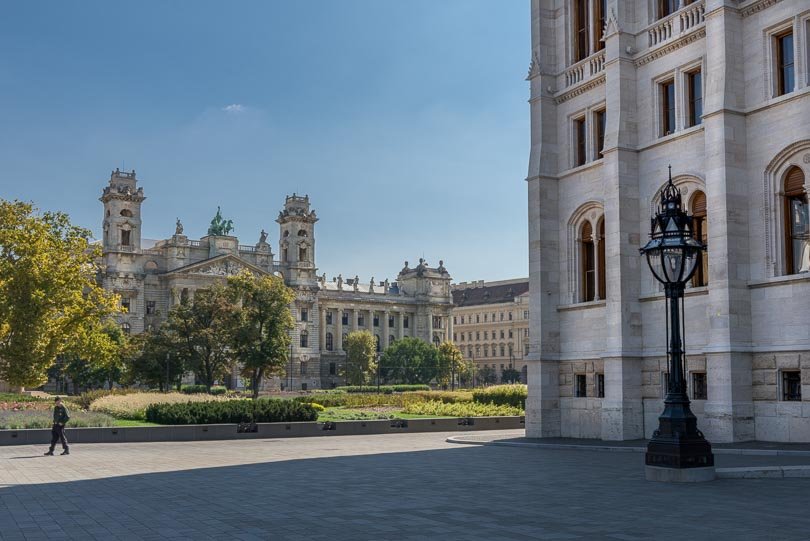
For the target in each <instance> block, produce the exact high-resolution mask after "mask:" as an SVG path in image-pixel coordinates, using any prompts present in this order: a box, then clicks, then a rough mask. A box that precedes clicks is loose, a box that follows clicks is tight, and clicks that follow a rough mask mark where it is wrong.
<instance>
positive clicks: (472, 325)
mask: <svg viewBox="0 0 810 541" xmlns="http://www.w3.org/2000/svg"><path fill="white" fill-rule="evenodd" d="M452 289H453V304H454V308H453V342H455V344H456V346H458V348H459V350H460V351H461V353H462V354H463V355H464V360H467V361H470V360H471V361H474V363H475V367H476V370H480V369H481V368H484V367H487V368H492V369H493V370H495V374H496V375H497V377H498V380H499V381H500V380H501V374H502V372H503V371H504V369H506V368H514V369H515V370H517V371H519V372H520V373H521V381H523V382H524V383H525V382H526V375H527V373H526V370H527V366H526V356H527V355H528V354H529V279H528V278H520V279H516V280H500V281H497V282H484V281H483V280H478V281H475V282H469V283H468V282H461V283H459V284H454V285H453V287H452Z"/></svg>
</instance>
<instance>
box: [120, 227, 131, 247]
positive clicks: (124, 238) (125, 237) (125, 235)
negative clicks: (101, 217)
mask: <svg viewBox="0 0 810 541" xmlns="http://www.w3.org/2000/svg"><path fill="white" fill-rule="evenodd" d="M130 233H131V231H129V230H128V229H122V230H121V246H129V245H130V244H129V243H130Z"/></svg>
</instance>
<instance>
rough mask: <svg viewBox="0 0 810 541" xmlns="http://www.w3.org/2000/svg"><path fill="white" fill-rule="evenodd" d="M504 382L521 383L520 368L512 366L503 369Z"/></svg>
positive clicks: (502, 378)
mask: <svg viewBox="0 0 810 541" xmlns="http://www.w3.org/2000/svg"><path fill="white" fill-rule="evenodd" d="M501 382H502V383H520V370H516V369H514V368H512V367H511V366H510V367H509V368H504V369H503V370H501Z"/></svg>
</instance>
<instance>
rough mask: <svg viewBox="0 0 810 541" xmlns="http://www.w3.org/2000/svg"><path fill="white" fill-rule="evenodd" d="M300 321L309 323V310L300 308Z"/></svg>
mask: <svg viewBox="0 0 810 541" xmlns="http://www.w3.org/2000/svg"><path fill="white" fill-rule="evenodd" d="M301 321H309V310H307V309H306V308H301Z"/></svg>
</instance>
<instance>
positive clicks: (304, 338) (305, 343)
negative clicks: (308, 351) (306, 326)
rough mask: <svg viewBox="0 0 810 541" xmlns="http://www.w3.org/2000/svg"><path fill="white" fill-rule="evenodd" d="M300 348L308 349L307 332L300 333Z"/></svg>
mask: <svg viewBox="0 0 810 541" xmlns="http://www.w3.org/2000/svg"><path fill="white" fill-rule="evenodd" d="M301 347H302V348H306V347H309V333H308V332H307V331H301Z"/></svg>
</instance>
